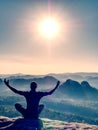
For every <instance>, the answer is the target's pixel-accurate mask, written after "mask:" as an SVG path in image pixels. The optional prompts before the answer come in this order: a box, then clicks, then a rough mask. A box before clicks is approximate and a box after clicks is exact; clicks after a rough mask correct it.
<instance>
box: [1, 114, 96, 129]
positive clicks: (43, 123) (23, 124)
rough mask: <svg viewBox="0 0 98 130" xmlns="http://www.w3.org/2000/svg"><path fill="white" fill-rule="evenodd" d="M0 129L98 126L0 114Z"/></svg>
mask: <svg viewBox="0 0 98 130" xmlns="http://www.w3.org/2000/svg"><path fill="white" fill-rule="evenodd" d="M0 130H98V126H95V125H89V124H83V123H76V122H64V121H58V120H50V119H46V118H43V119H38V120H35V119H23V118H21V117H17V118H8V117H3V116H0Z"/></svg>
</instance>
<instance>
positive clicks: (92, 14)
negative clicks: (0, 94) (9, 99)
mask: <svg viewBox="0 0 98 130" xmlns="http://www.w3.org/2000/svg"><path fill="white" fill-rule="evenodd" d="M48 17H51V18H53V19H55V21H56V22H57V23H58V25H59V27H60V29H59V31H58V34H57V35H56V36H54V37H53V38H52V39H51V38H46V37H45V36H42V35H40V33H39V31H38V26H39V24H40V23H41V21H42V20H43V19H47V18H48ZM47 29H48V28H47ZM97 42H98V0H0V74H15V73H24V74H48V73H66V72H98V43H97Z"/></svg>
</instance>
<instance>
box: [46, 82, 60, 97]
mask: <svg viewBox="0 0 98 130" xmlns="http://www.w3.org/2000/svg"><path fill="white" fill-rule="evenodd" d="M59 85H60V81H58V82H57V84H56V86H55V88H54V89H52V90H51V91H49V92H44V96H47V95H51V94H52V93H54V91H55V90H56V89H57V88H58V86H59Z"/></svg>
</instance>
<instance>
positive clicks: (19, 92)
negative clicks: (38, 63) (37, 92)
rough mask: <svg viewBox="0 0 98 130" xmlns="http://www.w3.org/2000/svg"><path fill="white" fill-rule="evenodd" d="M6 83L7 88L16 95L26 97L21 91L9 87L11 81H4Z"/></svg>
mask: <svg viewBox="0 0 98 130" xmlns="http://www.w3.org/2000/svg"><path fill="white" fill-rule="evenodd" d="M4 83H5V84H6V86H7V87H8V88H9V89H11V90H12V91H13V92H14V93H17V94H20V95H24V92H22V91H19V90H17V89H15V88H13V87H11V86H10V85H9V80H6V79H4Z"/></svg>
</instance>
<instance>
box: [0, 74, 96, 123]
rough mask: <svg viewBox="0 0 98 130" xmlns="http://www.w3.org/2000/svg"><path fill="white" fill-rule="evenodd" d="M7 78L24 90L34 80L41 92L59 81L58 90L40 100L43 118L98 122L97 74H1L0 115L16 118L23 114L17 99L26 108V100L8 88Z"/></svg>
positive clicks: (26, 89)
mask: <svg viewBox="0 0 98 130" xmlns="http://www.w3.org/2000/svg"><path fill="white" fill-rule="evenodd" d="M4 78H7V79H9V81H10V84H11V85H12V86H13V87H15V88H16V89H18V90H24V91H29V90H30V87H29V85H30V83H31V82H32V81H35V82H37V83H38V91H49V90H50V89H52V88H53V87H54V86H55V84H56V82H57V81H58V80H60V81H61V84H60V86H59V88H58V89H57V90H56V91H55V93H54V94H53V95H50V96H47V97H44V98H43V99H42V100H41V102H40V104H44V105H45V107H44V110H43V111H42V113H41V114H40V117H43V118H50V119H56V120H62V121H67V122H82V123H88V124H95V125H98V90H97V87H98V86H97V82H98V74H96V73H93V74H92V73H91V74H90V73H89V74H88V73H75V74H69V73H67V74H58V75H57V74H50V75H45V76H33V75H22V74H17V75H0V115H1V116H8V117H17V116H21V115H20V113H18V112H17V111H16V110H15V108H14V104H15V103H17V102H18V103H21V104H22V105H23V106H24V107H25V105H26V104H25V99H24V98H23V97H22V96H19V95H17V94H14V93H13V92H12V91H11V90H9V89H8V88H7V87H6V86H5V85H4V83H3V80H4ZM90 79H91V80H90Z"/></svg>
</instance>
